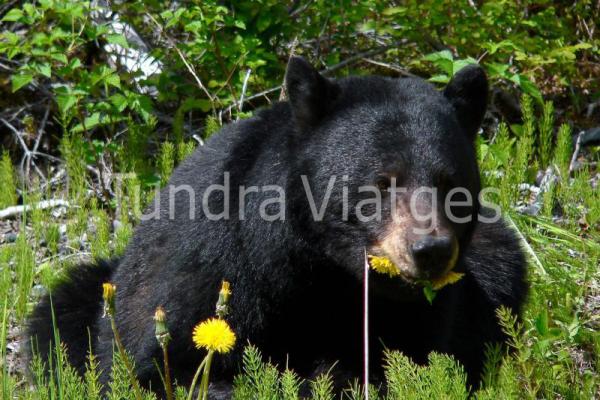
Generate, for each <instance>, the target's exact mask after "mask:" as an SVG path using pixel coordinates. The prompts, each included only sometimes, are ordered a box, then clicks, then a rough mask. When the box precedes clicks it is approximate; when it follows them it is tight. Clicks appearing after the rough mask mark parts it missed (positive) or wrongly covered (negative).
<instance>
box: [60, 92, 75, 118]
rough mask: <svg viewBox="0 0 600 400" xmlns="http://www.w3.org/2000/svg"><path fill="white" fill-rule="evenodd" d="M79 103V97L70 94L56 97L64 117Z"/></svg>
mask: <svg viewBox="0 0 600 400" xmlns="http://www.w3.org/2000/svg"><path fill="white" fill-rule="evenodd" d="M76 103H77V96H74V95H72V94H70V93H67V94H59V95H57V96H56V104H57V105H58V109H59V111H60V112H61V113H62V114H63V115H64V114H66V113H67V111H69V110H70V109H71V108H72V107H73V106H74V105H75V104H76Z"/></svg>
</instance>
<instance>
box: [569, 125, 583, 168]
mask: <svg viewBox="0 0 600 400" xmlns="http://www.w3.org/2000/svg"><path fill="white" fill-rule="evenodd" d="M583 133H584V132H583V131H582V132H579V135H577V140H576V141H575V150H574V151H573V156H572V157H571V162H570V163H569V175H571V174H572V173H573V171H574V170H575V163H576V162H577V156H578V155H579V149H580V148H581V138H582V137H583Z"/></svg>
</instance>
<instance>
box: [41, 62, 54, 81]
mask: <svg viewBox="0 0 600 400" xmlns="http://www.w3.org/2000/svg"><path fill="white" fill-rule="evenodd" d="M38 71H39V72H40V74H42V75H44V76H45V77H46V78H50V77H52V67H50V64H42V65H40V66H38Z"/></svg>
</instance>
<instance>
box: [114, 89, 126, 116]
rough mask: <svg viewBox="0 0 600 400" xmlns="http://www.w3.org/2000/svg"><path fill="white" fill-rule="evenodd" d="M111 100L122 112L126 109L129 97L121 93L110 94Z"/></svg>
mask: <svg viewBox="0 0 600 400" xmlns="http://www.w3.org/2000/svg"><path fill="white" fill-rule="evenodd" d="M110 102H111V103H112V104H113V105H114V106H115V107H116V108H117V110H119V112H122V111H123V110H125V108H127V97H125V96H123V95H122V94H120V93H117V94H114V95H112V96H110Z"/></svg>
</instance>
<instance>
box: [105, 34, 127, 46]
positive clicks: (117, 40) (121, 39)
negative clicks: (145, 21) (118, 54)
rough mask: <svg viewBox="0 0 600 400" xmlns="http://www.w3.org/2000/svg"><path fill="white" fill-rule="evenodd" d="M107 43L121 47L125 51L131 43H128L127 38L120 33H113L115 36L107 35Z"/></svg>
mask: <svg viewBox="0 0 600 400" xmlns="http://www.w3.org/2000/svg"><path fill="white" fill-rule="evenodd" d="M106 41H107V42H108V43H111V44H116V45H118V46H121V47H123V48H124V49H127V48H129V43H127V38H125V36H124V35H122V34H120V33H113V34H109V35H106Z"/></svg>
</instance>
